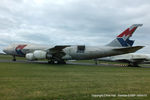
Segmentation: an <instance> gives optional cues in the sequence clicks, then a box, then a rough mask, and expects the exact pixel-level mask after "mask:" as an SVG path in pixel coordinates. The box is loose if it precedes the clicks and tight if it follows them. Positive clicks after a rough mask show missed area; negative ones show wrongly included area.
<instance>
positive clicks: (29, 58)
mask: <svg viewBox="0 0 150 100" xmlns="http://www.w3.org/2000/svg"><path fill="white" fill-rule="evenodd" d="M26 59H27V60H35V58H34V55H33V53H27V54H26Z"/></svg>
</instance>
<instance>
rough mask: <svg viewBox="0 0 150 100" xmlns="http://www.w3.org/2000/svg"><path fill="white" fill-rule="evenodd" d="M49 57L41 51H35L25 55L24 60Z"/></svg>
mask: <svg viewBox="0 0 150 100" xmlns="http://www.w3.org/2000/svg"><path fill="white" fill-rule="evenodd" d="M50 57H52V56H51V55H50V54H47V52H45V51H43V50H35V51H34V52H33V53H27V54H26V59H28V60H37V59H46V58H50Z"/></svg>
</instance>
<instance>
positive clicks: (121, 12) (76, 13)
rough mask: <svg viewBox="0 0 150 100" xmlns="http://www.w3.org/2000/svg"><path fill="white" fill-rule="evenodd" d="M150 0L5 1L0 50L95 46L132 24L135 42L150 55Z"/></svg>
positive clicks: (2, 3) (0, 4) (1, 9)
mask: <svg viewBox="0 0 150 100" xmlns="http://www.w3.org/2000/svg"><path fill="white" fill-rule="evenodd" d="M149 9H150V1H149V0H134V1H131V0H1V1H0V52H2V49H3V48H4V47H6V46H8V45H9V44H12V43H34V44H45V45H64V44H70V45H76V44H78V45H79V44H80V45H95V46H101V45H106V44H108V43H109V42H111V41H112V40H113V39H114V38H115V37H116V36H117V35H118V34H120V33H121V32H122V31H124V30H125V29H126V28H128V27H130V26H131V25H132V24H143V26H142V27H140V28H138V29H137V30H136V32H135V33H134V34H133V36H132V38H131V39H133V40H135V44H134V45H142V46H145V48H143V49H141V50H140V51H138V52H139V53H149V54H150V28H149V26H150V10H149Z"/></svg>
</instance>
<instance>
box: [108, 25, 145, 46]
mask: <svg viewBox="0 0 150 100" xmlns="http://www.w3.org/2000/svg"><path fill="white" fill-rule="evenodd" d="M142 25H143V24H133V25H132V26H131V27H130V28H127V29H126V30H125V31H124V32H122V33H121V34H120V35H118V36H117V38H116V39H114V40H113V41H112V42H110V43H109V44H107V46H112V47H131V46H132V45H133V43H134V40H129V39H130V37H131V36H132V34H133V33H134V31H135V30H136V29H137V28H138V27H139V26H142Z"/></svg>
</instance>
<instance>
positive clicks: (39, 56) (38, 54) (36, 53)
mask: <svg viewBox="0 0 150 100" xmlns="http://www.w3.org/2000/svg"><path fill="white" fill-rule="evenodd" d="M33 56H34V58H36V59H46V56H47V53H46V52H45V51H42V50H36V51H34V52H33Z"/></svg>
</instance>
